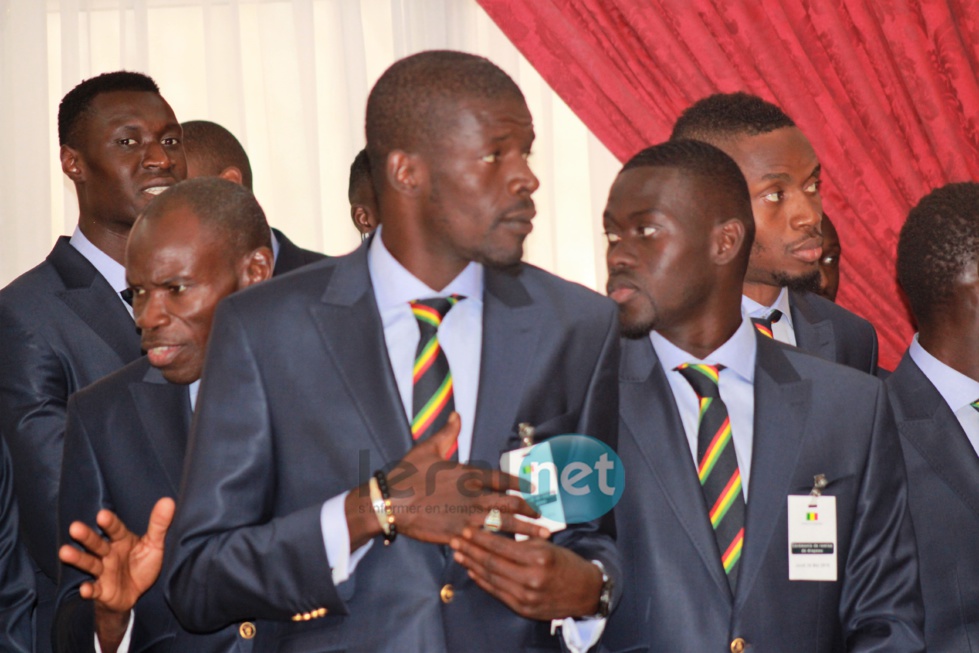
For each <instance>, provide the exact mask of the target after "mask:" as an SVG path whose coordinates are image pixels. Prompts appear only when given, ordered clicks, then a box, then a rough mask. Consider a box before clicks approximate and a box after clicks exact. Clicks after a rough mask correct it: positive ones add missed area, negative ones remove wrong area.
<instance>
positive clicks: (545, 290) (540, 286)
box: [519, 263, 618, 315]
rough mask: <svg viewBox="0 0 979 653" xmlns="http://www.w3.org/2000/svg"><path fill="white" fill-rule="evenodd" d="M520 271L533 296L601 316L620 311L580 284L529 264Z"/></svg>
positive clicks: (603, 296)
mask: <svg viewBox="0 0 979 653" xmlns="http://www.w3.org/2000/svg"><path fill="white" fill-rule="evenodd" d="M519 270H520V271H519V275H520V279H521V281H522V282H523V283H524V284H525V285H526V287H527V289H528V292H530V293H531V295H536V296H546V297H549V298H550V299H552V301H555V302H562V303H568V304H572V305H574V306H576V307H583V308H584V309H585V310H594V311H596V312H598V314H600V315H601V314H605V313H614V312H616V311H617V310H618V309H617V308H616V305H615V302H613V301H612V300H611V299H609V298H608V297H606V296H605V295H601V294H599V293H597V292H595V291H594V290H592V289H591V288H588V287H586V286H583V285H581V284H580V283H577V282H574V281H569V280H567V279H564V278H562V277H559V276H557V275H556V274H553V273H551V272H547V271H546V270H542V269H541V268H539V267H537V266H535V265H531V264H529V263H522V264H521V265H520V268H519Z"/></svg>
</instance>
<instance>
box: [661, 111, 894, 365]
mask: <svg viewBox="0 0 979 653" xmlns="http://www.w3.org/2000/svg"><path fill="white" fill-rule="evenodd" d="M679 139H693V140H698V141H704V142H706V143H710V144H711V145H714V146H715V147H718V148H719V149H721V150H722V151H724V152H725V153H726V154H727V155H728V156H730V157H731V158H732V159H734V160H735V162H736V163H737V164H738V166H739V167H740V168H741V172H742V173H743V174H744V176H745V179H746V180H747V181H748V190H749V192H750V194H751V207H752V212H753V213H754V218H755V225H756V228H757V235H756V237H755V244H754V246H753V247H752V250H751V259H750V261H749V263H748V271H747V273H746V275H745V279H744V289H743V291H742V293H743V297H744V299H743V301H742V307H743V309H744V311H745V313H746V314H747V315H748V316H749V317H751V318H753V319H754V320H755V323H756V325H757V326H758V327H759V330H760V331H762V333H766V334H768V335H771V336H772V337H774V338H775V339H776V340H779V341H781V342H786V343H788V344H790V345H795V346H797V347H799V348H800V349H802V350H804V351H808V352H810V353H812V354H815V355H817V356H819V357H821V358H825V359H827V360H831V361H835V362H837V363H841V364H843V365H848V366H850V367H853V368H856V369H858V370H862V371H864V372H868V373H870V374H875V373H876V371H877V332H876V331H875V330H874V327H873V326H872V325H871V324H870V323H869V322H867V321H866V320H864V319H863V318H861V317H858V316H857V315H855V314H853V313H851V312H850V311H848V310H846V309H845V308H843V307H841V306H837V305H836V304H834V303H833V302H831V301H829V300H827V299H825V298H823V297H820V296H818V295H817V294H816V292H817V291H818V290H819V284H820V271H819V261H820V259H821V258H822V232H821V230H820V223H821V220H822V199H821V197H820V193H819V185H820V172H821V168H820V164H819V159H818V158H817V157H816V153H815V152H814V151H813V148H812V145H811V144H810V143H809V139H807V138H806V136H805V134H803V133H802V131H801V130H800V129H799V128H798V127H796V125H795V123H794V122H793V121H792V119H791V118H789V117H788V116H787V115H786V114H785V113H784V112H783V111H782V110H781V109H780V108H778V107H777V106H775V105H774V104H771V103H769V102H766V101H764V100H762V99H761V98H758V97H755V96H753V95H749V94H747V93H728V94H723V93H718V94H715V95H711V96H709V97H706V98H703V99H702V100H700V101H698V102H696V103H694V104H693V105H691V106H690V107H689V108H687V109H686V110H685V111H684V112H683V114H682V115H681V116H680V118H679V119H678V120H677V121H676V124H675V125H674V126H673V134H672V135H671V136H670V140H679Z"/></svg>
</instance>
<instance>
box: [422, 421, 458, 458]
mask: <svg viewBox="0 0 979 653" xmlns="http://www.w3.org/2000/svg"><path fill="white" fill-rule="evenodd" d="M460 428H462V419H461V418H460V417H459V413H457V412H454V411H453V412H452V414H450V415H449V419H448V421H447V422H446V423H445V426H443V427H442V428H440V429H439V430H438V431H436V432H435V433H434V434H433V435H432V437H430V438H429V441H430V442H431V443H432V444H434V445H435V450H436V451H438V454H439V458H442V459H443V460H446V459H448V458H449V457H450V456H451V455H452V453H453V452H454V451H455V450H456V448H457V447H458V446H459V445H458V442H457V440H458V439H459V429H460Z"/></svg>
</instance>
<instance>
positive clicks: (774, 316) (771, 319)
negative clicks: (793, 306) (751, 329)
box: [751, 308, 782, 339]
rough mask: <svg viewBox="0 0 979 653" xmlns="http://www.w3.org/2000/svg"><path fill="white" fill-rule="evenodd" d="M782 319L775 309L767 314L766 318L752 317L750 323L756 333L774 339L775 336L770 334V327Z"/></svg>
mask: <svg viewBox="0 0 979 653" xmlns="http://www.w3.org/2000/svg"><path fill="white" fill-rule="evenodd" d="M781 319H782V311H780V310H778V309H777V308H776V309H774V310H773V311H772V312H771V313H769V314H768V317H753V318H751V323H752V324H754V325H755V328H756V329H758V331H759V332H760V333H761V334H762V335H764V336H767V337H769V338H773V339H774V338H775V334H774V333H772V325H773V324H775V323H776V322H778V321H779V320H781Z"/></svg>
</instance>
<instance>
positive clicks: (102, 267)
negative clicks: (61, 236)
mask: <svg viewBox="0 0 979 653" xmlns="http://www.w3.org/2000/svg"><path fill="white" fill-rule="evenodd" d="M68 242H69V243H70V244H71V246H72V247H74V248H75V249H76V250H77V251H78V253H79V254H81V255H82V256H84V257H85V259H86V260H87V261H88V262H89V263H91V264H92V265H94V266H95V269H96V270H98V271H99V274H101V275H102V276H103V277H105V280H106V281H108V282H109V285H110V286H112V289H113V290H115V291H116V292H122V291H123V290H125V289H126V288H128V287H129V284H127V283H126V268H125V267H123V266H122V265H120V264H119V263H118V262H117V261H116V260H115V259H113V258H112V257H111V256H109V255H108V254H106V253H105V252H103V251H102V250H101V249H99V248H98V247H96V246H95V245H93V244H92V241H90V240H89V239H88V238H86V237H85V234H83V233H82V230H81V229H79V228H78V227H77V226H76V227H75V231H74V233H72V234H71V240H69V241H68Z"/></svg>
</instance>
